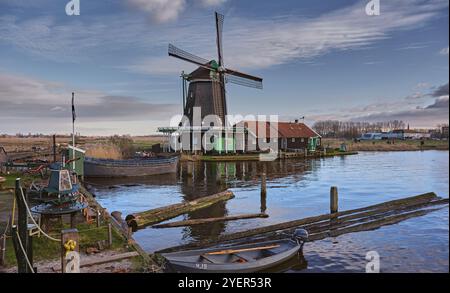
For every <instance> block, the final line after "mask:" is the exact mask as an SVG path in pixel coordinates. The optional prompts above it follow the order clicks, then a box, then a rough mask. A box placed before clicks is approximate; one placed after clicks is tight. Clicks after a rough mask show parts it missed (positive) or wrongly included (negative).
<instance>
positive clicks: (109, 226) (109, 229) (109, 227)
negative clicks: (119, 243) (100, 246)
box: [108, 223, 113, 248]
mask: <svg viewBox="0 0 450 293" xmlns="http://www.w3.org/2000/svg"><path fill="white" fill-rule="evenodd" d="M112 244H113V238H112V226H111V223H108V246H109V248H111V247H112Z"/></svg>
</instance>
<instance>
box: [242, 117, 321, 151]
mask: <svg viewBox="0 0 450 293" xmlns="http://www.w3.org/2000/svg"><path fill="white" fill-rule="evenodd" d="M236 126H239V127H244V128H245V129H246V138H245V145H246V146H245V151H246V152H248V151H260V150H262V149H264V147H262V145H261V144H262V143H267V144H268V143H269V141H272V143H276V146H277V147H278V150H281V151H285V152H304V151H316V150H317V148H318V147H319V146H320V145H321V139H322V138H321V136H320V135H319V134H318V133H317V132H315V131H314V130H313V129H311V128H310V127H309V126H308V125H306V124H305V123H300V122H298V121H295V122H277V123H271V122H257V121H241V122H239V123H238V124H236ZM271 148H272V147H271Z"/></svg>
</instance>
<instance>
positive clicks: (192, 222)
mask: <svg viewBox="0 0 450 293" xmlns="http://www.w3.org/2000/svg"><path fill="white" fill-rule="evenodd" d="M268 217H269V215H268V214H263V213H259V214H245V215H237V216H228V217H218V218H205V219H193V220H185V221H177V222H171V223H166V224H159V225H153V226H152V228H157V229H160V228H176V227H184V226H194V225H201V224H208V223H214V222H226V221H237V220H243V219H255V218H268Z"/></svg>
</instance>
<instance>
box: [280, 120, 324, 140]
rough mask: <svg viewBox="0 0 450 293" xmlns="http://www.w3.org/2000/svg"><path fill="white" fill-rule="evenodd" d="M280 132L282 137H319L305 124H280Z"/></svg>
mask: <svg viewBox="0 0 450 293" xmlns="http://www.w3.org/2000/svg"><path fill="white" fill-rule="evenodd" d="M278 132H279V133H280V136H281V137H288V138H290V137H304V138H306V137H316V136H319V135H318V134H317V133H316V132H315V131H314V130H312V129H311V128H309V127H308V126H307V125H306V124H305V123H290V122H278Z"/></svg>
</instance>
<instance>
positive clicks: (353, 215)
mask: <svg viewBox="0 0 450 293" xmlns="http://www.w3.org/2000/svg"><path fill="white" fill-rule="evenodd" d="M448 203H449V199H448V198H446V199H442V198H440V197H438V196H437V195H436V194H435V193H426V194H422V195H418V196H413V197H408V198H403V199H398V200H392V201H388V202H385V203H381V204H376V205H371V206H368V207H364V208H358V209H353V210H347V211H342V212H337V213H334V214H324V215H320V216H314V217H308V218H304V219H300V220H294V221H289V222H285V223H280V224H275V225H270V226H265V227H260V228H256V229H252V230H249V231H242V232H237V233H232V234H225V235H221V236H219V237H217V238H216V239H208V240H203V241H198V242H194V243H190V244H187V245H181V246H177V247H171V248H167V249H164V250H162V251H160V252H172V251H179V250H189V249H195V248H200V247H207V246H212V245H216V244H223V243H224V242H231V241H241V242H245V241H247V240H248V239H250V238H253V240H254V238H271V237H273V238H281V237H286V236H285V235H284V236H283V235H281V234H280V232H281V233H290V232H293V231H294V230H295V229H296V228H299V227H301V228H305V229H306V230H308V231H309V232H310V238H309V241H315V240H320V239H323V238H326V237H332V236H338V235H342V234H345V233H352V232H357V231H367V230H373V229H377V228H380V227H382V226H385V225H391V224H395V223H398V222H400V221H403V220H406V219H409V218H412V217H417V216H421V215H424V214H427V213H429V212H432V211H435V210H436V209H432V208H431V207H436V206H440V207H438V208H442V207H444V206H448Z"/></svg>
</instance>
